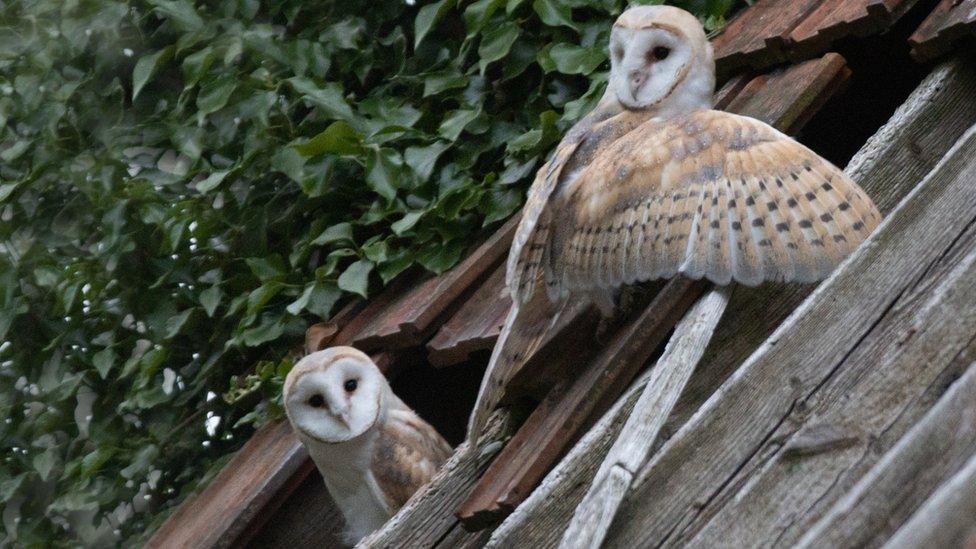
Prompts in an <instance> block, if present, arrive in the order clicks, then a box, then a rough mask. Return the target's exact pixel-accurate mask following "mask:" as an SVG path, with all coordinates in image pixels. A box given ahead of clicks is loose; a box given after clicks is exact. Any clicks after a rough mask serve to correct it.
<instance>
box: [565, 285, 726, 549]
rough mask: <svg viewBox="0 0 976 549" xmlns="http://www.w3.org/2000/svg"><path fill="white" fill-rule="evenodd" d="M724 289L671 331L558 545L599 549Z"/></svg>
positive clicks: (713, 321)
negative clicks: (668, 340)
mask: <svg viewBox="0 0 976 549" xmlns="http://www.w3.org/2000/svg"><path fill="white" fill-rule="evenodd" d="M728 292H729V289H728V288H714V289H712V290H710V291H709V292H708V293H707V294H705V295H704V296H702V298H701V299H699V300H698V302H697V303H695V305H694V306H692V308H691V309H690V310H689V311H688V312H687V313H686V314H685V316H684V318H683V319H682V320H681V322H679V323H678V325H677V327H675V330H674V335H672V336H671V341H670V342H669V343H668V347H667V348H666V349H665V350H664V354H663V355H661V358H659V359H658V361H657V364H656V365H655V366H654V369H653V370H652V372H651V377H650V379H649V380H648V382H647V385H646V386H645V387H644V391H643V393H642V394H641V396H640V398H639V399H638V401H637V403H636V404H635V406H634V409H633V412H632V413H631V415H630V418H628V419H627V423H626V424H625V425H624V428H623V430H622V431H621V432H620V435H619V436H618V437H617V441H616V442H615V443H614V445H613V446H612V447H611V448H610V451H609V452H608V453H607V457H606V458H605V459H604V461H603V464H602V465H601V466H600V469H599V470H598V471H597V474H596V477H595V478H594V480H593V484H592V486H591V487H590V490H589V491H588V492H587V493H586V496H584V498H583V501H582V502H580V505H579V506H578V507H577V508H576V512H575V513H574V515H573V520H572V521H571V522H570V524H569V528H568V529H567V530H566V533H565V535H563V539H562V541H561V542H560V547H562V548H564V549H569V548H573V547H591V548H594V549H599V547H600V545H601V544H602V543H603V539H604V538H605V537H606V534H607V530H608V529H609V528H610V523H611V522H612V521H613V517H614V515H615V514H616V512H617V508H618V507H619V506H620V502H621V501H622V500H623V498H624V496H625V495H626V494H627V491H628V490H630V485H631V482H632V481H633V479H634V473H635V472H636V471H638V470H639V469H640V467H641V466H642V465H644V461H645V460H646V459H647V457H648V455H649V454H650V451H651V447H652V446H653V444H654V441H655V440H657V438H658V436H659V435H660V433H661V429H662V428H663V427H664V423H665V421H666V420H667V419H668V417H669V416H670V415H671V411H672V410H673V409H674V406H675V404H677V402H678V397H680V396H681V393H682V392H683V391H684V389H685V386H686V385H687V384H688V380H689V379H690V378H691V374H692V372H694V370H695V366H697V365H698V361H699V360H700V359H701V357H702V355H703V354H705V348H706V347H707V346H708V342H709V341H711V339H712V334H714V333H715V327H716V326H718V321H719V319H721V318H722V314H723V313H724V312H725V307H726V305H728V303H729V293H728Z"/></svg>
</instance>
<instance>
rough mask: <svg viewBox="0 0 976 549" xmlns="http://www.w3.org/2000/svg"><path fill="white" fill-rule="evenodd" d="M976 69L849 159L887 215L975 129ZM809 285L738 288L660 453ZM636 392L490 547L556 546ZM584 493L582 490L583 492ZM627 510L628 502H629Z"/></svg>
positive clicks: (929, 87)
mask: <svg viewBox="0 0 976 549" xmlns="http://www.w3.org/2000/svg"><path fill="white" fill-rule="evenodd" d="M973 90H976V65H974V64H973V63H972V62H971V61H969V60H958V61H955V62H949V63H945V64H943V65H941V66H939V67H937V68H936V69H935V70H933V72H932V73H931V74H930V75H929V77H927V78H926V79H925V80H924V81H923V82H922V83H921V84H920V85H919V86H918V88H917V89H916V91H915V92H914V93H913V94H912V95H911V97H910V98H909V99H908V100H907V101H906V102H905V104H904V105H903V106H902V107H901V108H899V109H898V111H897V112H896V113H895V114H894V116H893V117H892V118H891V120H890V121H889V122H888V123H887V124H886V125H885V126H883V127H882V128H881V129H880V130H879V131H878V132H877V133H876V134H875V135H874V136H873V137H872V138H871V139H869V140H868V142H867V143H866V144H865V145H864V147H863V148H862V149H861V151H859V152H858V153H857V154H856V155H855V156H854V158H853V159H852V160H851V162H850V163H849V165H848V167H847V170H846V171H847V173H848V174H849V175H851V176H852V177H853V178H854V179H855V180H856V181H858V182H859V183H860V184H861V185H862V187H864V188H865V189H866V190H867V192H868V193H869V194H870V195H871V196H872V197H873V198H874V199H875V202H876V203H877V205H878V206H879V208H880V209H881V210H882V211H883V212H887V211H890V210H891V209H892V208H893V207H894V205H895V204H897V203H898V202H899V201H900V200H901V198H902V197H903V196H904V195H905V194H906V193H907V192H908V190H909V189H911V188H912V187H913V186H914V185H915V183H916V182H917V181H919V180H920V179H921V177H923V176H924V175H925V174H926V173H928V172H929V171H930V170H931V169H932V167H934V166H935V164H936V163H937V162H938V160H939V159H940V158H941V157H942V156H943V155H944V154H945V152H946V151H947V150H948V148H949V147H950V146H951V145H952V144H953V143H954V142H955V141H956V139H957V138H958V137H959V136H960V135H961V134H962V133H963V131H965V129H966V128H968V127H969V125H971V124H972V123H974V122H976V101H974V100H973V94H974V92H973ZM809 292H810V287H809V286H801V285H788V286H781V285H765V286H763V287H760V288H755V289H751V288H739V289H738V290H737V291H736V293H735V295H734V296H733V297H732V301H731V303H730V304H729V307H728V309H727V311H726V313H725V318H724V319H723V320H722V322H721V323H720V324H719V327H718V330H717V331H716V334H715V336H714V338H713V340H714V342H715V344H714V345H713V346H712V347H711V348H710V349H709V351H708V352H706V356H705V357H703V359H702V361H701V366H700V367H699V368H698V370H699V372H701V375H699V376H695V377H694V378H693V379H692V381H691V383H690V385H689V388H688V390H686V392H685V394H684V395H682V397H681V400H680V401H679V403H678V405H677V406H676V408H675V411H674V412H673V413H672V417H671V418H670V419H669V420H668V424H667V425H666V427H665V430H664V431H665V432H664V433H663V434H662V436H661V437H659V440H658V441H657V443H656V444H657V445H658V446H660V445H661V444H662V443H663V442H664V441H666V440H667V439H668V438H669V436H670V435H669V433H674V432H677V431H678V430H679V429H680V428H681V427H682V426H683V425H684V424H685V423H686V422H687V421H688V420H689V418H691V417H692V416H693V414H694V413H695V412H697V410H698V409H699V408H700V406H701V405H702V404H703V403H704V402H705V400H706V399H707V398H709V397H710V396H711V394H712V393H713V392H714V391H715V390H716V389H717V388H718V387H719V386H720V385H721V383H722V382H723V381H725V379H726V378H727V377H728V376H729V375H730V374H731V373H732V369H733V368H734V367H736V366H738V365H739V364H741V363H742V362H743V361H744V360H746V359H747V358H748V357H749V355H750V354H752V352H753V351H754V350H755V348H756V347H757V346H758V345H759V344H761V343H762V342H763V341H764V340H765V339H766V338H768V336H769V335H770V334H772V333H773V331H774V330H775V329H776V328H777V327H778V326H779V324H780V323H781V322H782V321H783V320H784V319H785V318H786V317H787V316H788V315H789V314H790V313H791V312H792V311H793V310H794V309H795V308H796V307H797V306H798V305H799V304H800V303H801V302H802V301H803V299H804V298H805V297H806V296H807V295H808V294H809ZM635 399H636V396H635V395H634V389H632V390H631V392H630V393H628V396H627V398H626V399H624V400H622V401H621V402H619V403H618V406H617V408H615V410H616V411H615V412H614V415H613V416H612V417H611V416H607V417H604V418H603V419H602V420H601V421H600V423H598V428H599V429H602V430H598V428H594V430H593V431H591V432H590V433H588V434H587V436H586V437H584V438H583V440H581V442H580V443H579V444H577V446H576V447H574V448H573V450H572V451H571V452H570V454H569V456H568V457H567V458H566V459H565V460H563V462H561V463H560V465H559V466H557V467H556V468H555V469H554V470H553V471H552V473H551V474H550V475H548V476H547V477H546V479H545V481H544V482H543V483H542V485H541V486H540V487H539V488H538V489H537V490H536V491H535V492H534V493H533V494H532V496H531V497H530V498H529V499H528V500H527V501H526V502H525V503H524V504H523V505H522V506H520V507H519V508H518V509H517V510H516V511H515V513H513V514H512V515H511V516H510V517H509V518H508V519H506V521H505V522H504V523H503V524H502V525H501V526H500V527H499V528H498V529H497V530H496V531H495V532H494V534H493V536H492V538H491V539H490V540H489V544H488V546H489V547H513V546H516V547H549V546H554V545H556V544H557V543H558V542H559V539H560V537H561V534H562V532H563V531H564V529H565V528H566V525H567V524H568V522H569V520H570V518H571V517H572V513H573V511H574V509H575V507H576V505H577V504H578V502H579V501H580V500H581V499H582V497H583V493H584V492H585V489H583V488H585V486H587V485H588V484H589V482H590V480H591V479H592V478H593V476H594V474H595V472H596V469H597V467H598V466H599V464H600V463H601V461H602V456H603V455H605V454H606V452H607V451H608V449H609V447H610V445H611V442H612V440H613V439H614V438H615V436H616V433H617V432H618V431H619V429H620V428H621V426H622V425H623V423H624V421H625V420H626V417H627V415H628V414H629V410H630V407H632V406H633V401H634V400H635ZM581 487H583V488H581ZM625 505H626V503H625Z"/></svg>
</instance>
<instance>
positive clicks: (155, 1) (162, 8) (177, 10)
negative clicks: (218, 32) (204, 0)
mask: <svg viewBox="0 0 976 549" xmlns="http://www.w3.org/2000/svg"><path fill="white" fill-rule="evenodd" d="M149 3H150V4H152V5H153V6H155V7H156V9H155V11H156V12H157V13H159V14H161V15H163V16H165V17H166V18H167V19H169V20H170V21H172V22H173V23H175V24H176V25H177V26H178V27H180V29H181V30H184V31H189V32H193V31H198V30H200V29H201V28H203V25H204V23H203V19H201V18H200V14H198V13H197V10H195V9H194V8H193V4H192V3H191V2H189V1H187V0H149Z"/></svg>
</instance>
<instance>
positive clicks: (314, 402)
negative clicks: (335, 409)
mask: <svg viewBox="0 0 976 549" xmlns="http://www.w3.org/2000/svg"><path fill="white" fill-rule="evenodd" d="M308 405H309V406H311V407H312V408H321V407H323V406H325V398H323V397H322V395H312V396H310V397H308Z"/></svg>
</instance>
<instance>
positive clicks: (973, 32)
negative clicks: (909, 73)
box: [908, 0, 976, 61]
mask: <svg viewBox="0 0 976 549" xmlns="http://www.w3.org/2000/svg"><path fill="white" fill-rule="evenodd" d="M967 38H968V39H969V40H970V41H971V42H972V41H976V0H942V1H941V2H939V5H938V6H937V7H936V8H935V10H934V11H932V13H930V14H929V16H928V17H927V18H926V19H925V21H923V22H922V24H921V25H920V26H919V27H918V29H917V30H916V31H915V32H914V33H913V34H912V36H911V37H910V38H909V39H908V41H909V43H910V44H911V45H912V57H914V58H915V59H918V60H919V61H929V60H931V59H935V58H937V57H940V56H942V55H945V54H946V53H949V52H950V51H952V50H953V49H954V47H955V45H956V43H957V42H961V41H964V40H965V39H967Z"/></svg>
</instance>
